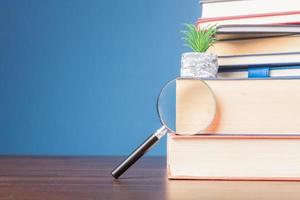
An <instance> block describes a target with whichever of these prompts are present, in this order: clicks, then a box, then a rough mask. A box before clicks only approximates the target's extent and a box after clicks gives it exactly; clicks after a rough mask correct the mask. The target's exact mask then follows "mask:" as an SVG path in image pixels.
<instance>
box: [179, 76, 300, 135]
mask: <svg viewBox="0 0 300 200" xmlns="http://www.w3.org/2000/svg"><path fill="white" fill-rule="evenodd" d="M205 82H206V83H207V85H208V86H209V87H210V88H211V89H212V91H213V93H214V95H215V98H216V102H217V109H216V110H217V111H216V115H215V118H214V120H213V122H212V123H211V124H210V126H209V127H208V128H207V129H206V130H202V132H201V134H217V135H298V134H300V126H299V124H300V117H299V113H300V106H299V102H300V79H298V78H294V79H289V78H267V79H206V80H205ZM187 87H188V88H191V87H192V88H195V89H197V91H201V88H197V87H200V86H199V84H196V83H195V82H194V81H193V80H188V79H183V80H177V84H176V131H177V133H184V132H195V131H194V130H193V127H203V126H204V125H205V124H206V122H205V120H201V119H205V113H207V117H206V118H208V117H210V116H211V113H210V112H195V111H197V110H199V109H201V106H202V107H203V105H205V102H201V104H194V105H193V106H194V108H193V109H188V110H187V109H182V108H183V107H184V106H185V105H187V104H188V102H190V101H191V100H193V99H199V95H201V92H197V93H188V96H187V93H186V92H185V91H186V89H185V88H187ZM204 94H206V93H204ZM203 101H204V100H203ZM208 103H209V102H208ZM206 107H207V106H204V107H203V108H206ZM206 110H207V109H206ZM206 110H205V111H206ZM187 122H188V123H187Z"/></svg>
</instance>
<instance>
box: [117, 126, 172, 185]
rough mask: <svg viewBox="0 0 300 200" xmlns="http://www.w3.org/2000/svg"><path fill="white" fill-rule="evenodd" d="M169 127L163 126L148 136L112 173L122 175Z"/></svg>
mask: <svg viewBox="0 0 300 200" xmlns="http://www.w3.org/2000/svg"><path fill="white" fill-rule="evenodd" d="M167 132H168V129H167V128H166V127H165V126H162V127H161V128H160V129H158V130H157V131H156V132H155V133H154V134H152V135H151V136H150V137H148V138H147V139H146V140H145V141H144V142H143V143H142V144H141V145H140V146H139V147H138V148H136V149H135V150H134V151H133V152H132V153H131V154H130V155H129V156H128V157H127V158H126V159H125V160H123V161H122V162H121V163H120V164H119V165H118V166H117V167H116V168H115V169H114V170H113V171H112V172H111V175H112V176H113V177H114V178H115V179H117V178H119V176H121V175H122V174H123V173H124V172H125V171H126V170H127V169H128V168H129V167H131V165H133V164H134V163H135V162H136V161H137V160H138V159H140V158H141V157H142V156H143V155H144V154H145V153H146V152H147V151H148V150H149V149H150V148H151V147H152V146H153V145H154V144H155V143H156V142H157V141H158V140H159V139H160V138H162V137H163V136H164V135H165V134H166V133H167Z"/></svg>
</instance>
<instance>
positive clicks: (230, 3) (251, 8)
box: [200, 0, 300, 18]
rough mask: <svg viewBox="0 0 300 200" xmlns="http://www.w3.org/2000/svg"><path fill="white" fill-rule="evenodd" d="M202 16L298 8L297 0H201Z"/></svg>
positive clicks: (270, 11) (251, 13) (233, 14)
mask: <svg viewBox="0 0 300 200" xmlns="http://www.w3.org/2000/svg"><path fill="white" fill-rule="evenodd" d="M200 8H201V11H202V14H201V16H202V17H203V18H211V17H223V16H239V15H253V14H263V13H273V12H287V11H294V10H300V4H299V1H298V0H284V1H278V0H202V1H200Z"/></svg>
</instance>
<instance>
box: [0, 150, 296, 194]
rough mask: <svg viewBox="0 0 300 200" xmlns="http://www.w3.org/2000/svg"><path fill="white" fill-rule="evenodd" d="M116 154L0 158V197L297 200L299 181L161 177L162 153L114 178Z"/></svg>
mask: <svg viewBox="0 0 300 200" xmlns="http://www.w3.org/2000/svg"><path fill="white" fill-rule="evenodd" d="M121 159H122V158H120V157H10V156H1V157H0V200H4V199H5V200H19V199H20V200H37V199H42V200H50V199H57V200H69V199H72V200H81V199H85V200H90V199H91V200H94V199H95V200H96V199H97V200H98V199H108V200H110V199H205V200H206V199H209V200H221V199H226V200H229V199H230V200H238V199H239V200H241V199H243V200H248V199H251V200H252V199H253V200H254V199H255V200H259V199H262V200H266V199H270V200H271V199H272V200H277V199H278V200H279V199H280V200H284V199H289V200H294V199H300V182H278V181H277V182H271V181H263V182H256V181H250V182H246V181H191V180H180V181H178V180H167V179H166V171H165V168H166V163H165V158H164V157H145V158H143V159H141V160H140V161H139V162H138V163H137V164H136V165H135V166H134V167H132V168H131V169H130V170H129V171H128V172H127V173H126V174H124V176H122V177H121V178H120V179H119V180H114V179H113V178H112V177H111V176H110V171H111V170H112V168H113V167H114V166H115V165H116V164H117V163H118V162H120V161H121Z"/></svg>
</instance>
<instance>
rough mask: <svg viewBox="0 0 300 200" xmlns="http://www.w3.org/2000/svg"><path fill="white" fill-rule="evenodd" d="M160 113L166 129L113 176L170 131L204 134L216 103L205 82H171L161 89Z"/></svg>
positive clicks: (142, 146) (120, 173)
mask: <svg viewBox="0 0 300 200" xmlns="http://www.w3.org/2000/svg"><path fill="white" fill-rule="evenodd" d="M157 111H158V115H159V118H160V121H161V123H162V127H161V128H159V129H158V130H157V131H156V132H155V133H153V134H152V135H150V136H149V137H148V138H147V139H146V140H145V141H144V142H143V143H142V144H141V145H140V146H139V147H137V148H136V149H135V150H134V151H133V152H132V153H131V154H130V155H129V156H128V157H127V158H126V159H125V160H124V161H122V162H121V163H120V164H119V165H118V166H117V167H116V168H115V169H114V170H113V171H112V176H113V177H115V178H118V177H119V176H121V175H122V174H123V173H124V172H125V171H126V170H127V169H128V168H129V167H130V166H131V165H133V164H134V163H135V162H136V161H137V160H138V159H139V158H140V157H142V156H143V155H144V153H146V152H147V151H148V150H149V149H150V148H151V147H152V146H153V145H154V144H155V143H156V142H158V141H159V139H160V138H161V137H163V136H164V135H165V134H166V133H168V132H169V133H176V134H180V135H194V134H198V133H202V132H204V131H205V129H206V128H207V127H208V126H209V125H210V124H211V122H212V121H213V119H214V117H215V113H216V101H215V98H214V95H213V92H212V91H211V89H210V88H209V86H208V85H207V84H206V83H205V82H204V81H202V80H200V79H183V78H177V79H174V80H172V81H170V82H168V83H167V84H166V85H165V86H164V87H163V89H162V90H161V92H160V94H159V96H158V99H157Z"/></svg>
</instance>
